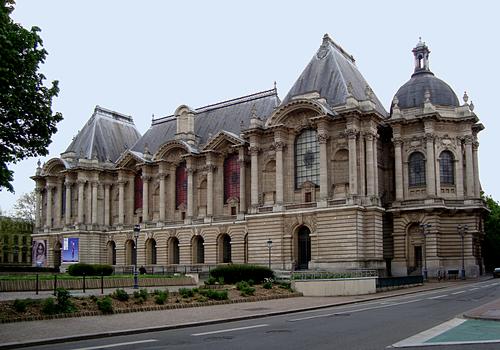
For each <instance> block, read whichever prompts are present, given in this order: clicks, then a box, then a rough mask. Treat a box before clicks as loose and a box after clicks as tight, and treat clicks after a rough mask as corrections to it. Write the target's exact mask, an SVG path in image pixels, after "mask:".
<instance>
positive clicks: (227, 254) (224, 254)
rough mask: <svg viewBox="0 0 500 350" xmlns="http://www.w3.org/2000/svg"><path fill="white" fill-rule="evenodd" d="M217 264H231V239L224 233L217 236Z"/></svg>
mask: <svg viewBox="0 0 500 350" xmlns="http://www.w3.org/2000/svg"><path fill="white" fill-rule="evenodd" d="M217 244H218V250H219V252H218V255H219V258H218V262H219V263H230V262H231V237H230V236H229V235H228V234H227V233H224V234H222V235H220V236H219V239H218V243H217Z"/></svg>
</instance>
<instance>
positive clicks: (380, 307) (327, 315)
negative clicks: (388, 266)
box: [287, 299, 423, 322]
mask: <svg viewBox="0 0 500 350" xmlns="http://www.w3.org/2000/svg"><path fill="white" fill-rule="evenodd" d="M422 300H423V299H415V300H409V301H404V302H401V303H391V304H384V305H380V306H373V307H365V308H361V309H355V310H347V311H341V312H333V313H328V314H321V315H314V316H308V317H301V318H292V319H290V320H287V321H288V322H297V321H305V320H311V319H314V318H322V317H330V316H337V315H345V314H353V313H356V312H362V311H368V310H376V309H383V308H386V307H391V306H398V305H404V304H410V303H416V302H418V301H422Z"/></svg>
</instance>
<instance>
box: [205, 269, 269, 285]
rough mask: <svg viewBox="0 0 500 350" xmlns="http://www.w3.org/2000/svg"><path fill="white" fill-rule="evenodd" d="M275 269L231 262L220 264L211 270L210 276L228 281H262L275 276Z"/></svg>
mask: <svg viewBox="0 0 500 350" xmlns="http://www.w3.org/2000/svg"><path fill="white" fill-rule="evenodd" d="M273 275H274V274H273V271H272V270H271V269H269V268H268V267H266V266H258V265H246V264H229V265H223V266H218V267H216V268H215V269H213V270H211V271H210V276H211V277H213V278H216V279H219V278H223V279H224V282H226V283H236V282H240V281H249V280H252V281H253V282H254V283H262V282H263V281H264V279H266V278H272V277H273Z"/></svg>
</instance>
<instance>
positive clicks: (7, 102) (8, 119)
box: [0, 0, 62, 192]
mask: <svg viewBox="0 0 500 350" xmlns="http://www.w3.org/2000/svg"><path fill="white" fill-rule="evenodd" d="M13 4H14V1H13V0H0V125H1V128H0V190H2V189H4V188H6V189H7V190H8V191H10V192H14V188H13V187H12V184H11V182H12V180H13V171H12V170H10V169H9V164H10V163H12V164H15V163H16V162H18V161H20V160H22V159H25V158H28V157H34V156H45V155H47V154H48V150H47V146H48V145H49V144H50V142H51V137H52V135H53V134H54V133H55V132H56V131H57V128H56V124H57V123H58V122H59V121H61V120H62V115H61V114H60V113H55V114H52V109H51V106H52V98H53V97H55V96H57V94H58V93H59V88H58V82H57V81H53V82H52V86H51V87H50V88H48V87H46V86H44V85H43V82H44V80H45V76H44V75H43V74H41V73H39V72H38V69H39V65H40V64H41V63H44V62H45V57H46V56H47V51H46V50H45V49H44V48H43V43H42V39H41V38H40V36H39V35H38V32H40V29H39V28H38V27H32V28H31V30H27V29H24V28H23V27H21V26H20V25H19V24H16V23H14V22H13V21H12V19H11V18H10V14H11V13H12V11H13V9H14V8H13Z"/></svg>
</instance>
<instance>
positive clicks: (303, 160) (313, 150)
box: [295, 129, 319, 188]
mask: <svg viewBox="0 0 500 350" xmlns="http://www.w3.org/2000/svg"><path fill="white" fill-rule="evenodd" d="M306 181H310V182H312V183H313V184H315V185H319V144H318V138H317V135H316V130H313V129H307V130H304V131H303V132H302V133H301V134H300V135H299V136H298V137H297V139H296V140H295V188H300V187H301V186H302V184H303V183H304V182H306Z"/></svg>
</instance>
